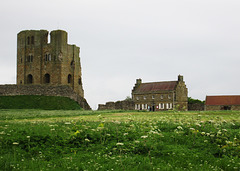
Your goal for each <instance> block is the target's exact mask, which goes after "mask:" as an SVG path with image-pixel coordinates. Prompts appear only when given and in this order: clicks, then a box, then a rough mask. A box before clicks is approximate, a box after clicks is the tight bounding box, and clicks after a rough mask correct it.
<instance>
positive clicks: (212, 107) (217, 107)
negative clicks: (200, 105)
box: [205, 105, 240, 110]
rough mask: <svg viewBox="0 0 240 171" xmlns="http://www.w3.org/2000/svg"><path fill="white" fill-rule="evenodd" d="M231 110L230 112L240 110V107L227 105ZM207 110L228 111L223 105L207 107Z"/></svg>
mask: <svg viewBox="0 0 240 171" xmlns="http://www.w3.org/2000/svg"><path fill="white" fill-rule="evenodd" d="M226 106H227V107H229V108H230V109H228V110H240V105H226ZM205 108H206V110H226V109H224V106H223V105H206V106H205Z"/></svg>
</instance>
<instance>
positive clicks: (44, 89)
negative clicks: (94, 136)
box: [0, 85, 91, 110]
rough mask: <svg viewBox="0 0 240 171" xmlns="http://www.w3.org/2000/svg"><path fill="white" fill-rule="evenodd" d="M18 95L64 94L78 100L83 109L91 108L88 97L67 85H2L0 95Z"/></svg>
mask: <svg viewBox="0 0 240 171" xmlns="http://www.w3.org/2000/svg"><path fill="white" fill-rule="evenodd" d="M16 95H43V96H63V97H68V98H70V99H72V100H74V101H76V102H77V103H78V104H79V105H80V106H81V107H82V108H83V109H85V110H91V108H90V106H89V105H88V103H87V101H86V99H85V98H83V97H81V96H79V95H78V94H77V93H75V92H74V91H73V89H72V88H71V87H69V86H67V85H59V86H53V85H0V96H16ZM59 105H61V104H59Z"/></svg>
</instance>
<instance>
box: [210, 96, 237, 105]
mask: <svg viewBox="0 0 240 171" xmlns="http://www.w3.org/2000/svg"><path fill="white" fill-rule="evenodd" d="M206 105H240V95H232V96H207V97H206Z"/></svg>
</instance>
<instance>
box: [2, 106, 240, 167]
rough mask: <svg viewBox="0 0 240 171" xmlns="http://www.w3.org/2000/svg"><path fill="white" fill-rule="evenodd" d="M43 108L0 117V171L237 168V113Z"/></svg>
mask: <svg viewBox="0 0 240 171" xmlns="http://www.w3.org/2000/svg"><path fill="white" fill-rule="evenodd" d="M0 112H1V111H0ZM13 112H16V111H13ZM32 112H33V113H34V112H36V113H34V114H33V115H37V113H38V112H40V111H39V110H37V111H34V110H32ZM47 112H52V113H51V114H50V116H49V118H46V120H37V118H38V117H37V116H38V115H37V116H35V118H36V120H32V118H29V119H25V120H23V119H21V118H19V119H17V120H15V119H10V120H6V119H2V120H1V121H0V140H1V141H0V147H1V148H0V168H2V170H240V159H239V154H240V153H239V152H240V134H239V128H240V122H239V121H240V119H239V116H240V114H239V113H237V112H232V113H229V115H226V113H221V112H220V113H219V114H217V112H215V113H214V115H210V113H202V115H199V114H191V113H189V112H180V113H178V112H177V113H174V112H164V113H160V112H159V113H150V112H144V113H140V112H132V111H128V112H123V111H121V112H119V111H118V112H110V113H109V112H108V111H104V112H99V111H98V112H93V111H91V112H90V111H88V112H89V113H84V111H79V112H78V111H77V112H76V111H58V112H59V114H60V113H61V112H63V113H64V112H66V113H65V115H66V116H67V115H68V116H69V117H59V116H58V115H55V113H56V112H57V111H43V113H42V114H41V115H40V116H42V115H43V114H46V113H47ZM8 113H11V111H10V110H9V111H8ZM77 113H78V117H77ZM50 118H51V119H55V121H53V120H51V122H50V121H49V119H50ZM39 119H41V118H39Z"/></svg>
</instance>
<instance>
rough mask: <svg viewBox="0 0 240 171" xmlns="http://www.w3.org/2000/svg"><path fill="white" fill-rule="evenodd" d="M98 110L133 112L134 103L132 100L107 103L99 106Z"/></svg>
mask: <svg viewBox="0 0 240 171" xmlns="http://www.w3.org/2000/svg"><path fill="white" fill-rule="evenodd" d="M98 110H134V102H133V101H132V100H123V101H117V102H107V103H106V104H99V105H98Z"/></svg>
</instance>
